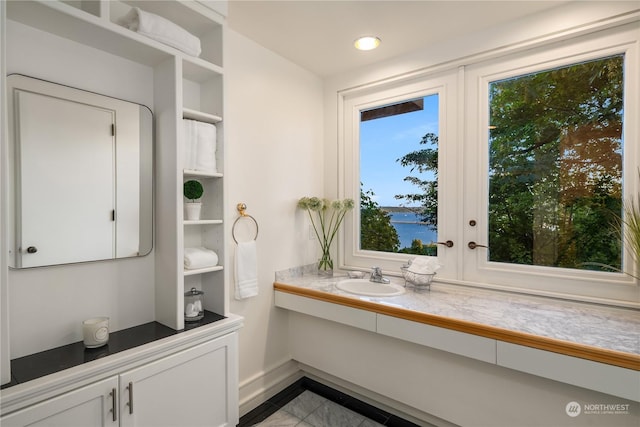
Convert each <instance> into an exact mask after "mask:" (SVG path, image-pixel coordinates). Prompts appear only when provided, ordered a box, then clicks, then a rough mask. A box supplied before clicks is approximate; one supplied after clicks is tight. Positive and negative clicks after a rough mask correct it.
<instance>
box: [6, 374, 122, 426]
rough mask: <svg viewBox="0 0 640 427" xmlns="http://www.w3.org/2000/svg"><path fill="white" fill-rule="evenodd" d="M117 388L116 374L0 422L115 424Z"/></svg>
mask: <svg viewBox="0 0 640 427" xmlns="http://www.w3.org/2000/svg"><path fill="white" fill-rule="evenodd" d="M117 390H118V377H116V376H114V377H111V378H107V379H104V380H102V381H98V382H97V383H94V384H90V385H88V386H85V387H82V388H79V389H77V390H73V391H70V392H68V393H64V394H62V395H60V396H56V397H53V398H50V399H47V400H45V401H44V402H40V403H37V404H35V405H33V406H29V407H27V408H25V409H22V410H20V411H17V412H14V413H12V414H9V415H6V416H3V417H1V418H0V424H1V425H2V426H4V427H18V426H52V427H53V426H56V427H58V426H59V427H74V426H77V427H88V426H112V425H114V426H115V425H118V422H117V412H116V417H114V416H113V408H114V406H113V405H114V403H115V404H116V407H115V409H116V411H117V409H118V408H117V400H116V399H114V395H115V396H117ZM114 418H116V420H115V421H114Z"/></svg>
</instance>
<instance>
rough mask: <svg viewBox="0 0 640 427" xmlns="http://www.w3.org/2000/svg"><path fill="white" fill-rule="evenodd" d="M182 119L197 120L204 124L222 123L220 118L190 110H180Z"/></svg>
mask: <svg viewBox="0 0 640 427" xmlns="http://www.w3.org/2000/svg"><path fill="white" fill-rule="evenodd" d="M182 118H184V119H191V120H198V121H200V122H205V123H213V124H216V123H220V122H221V121H222V117H220V116H216V115H214V114H209V113H203V112H202V111H197V110H192V109H190V108H183V109H182Z"/></svg>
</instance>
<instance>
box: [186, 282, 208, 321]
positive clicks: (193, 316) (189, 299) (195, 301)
mask: <svg viewBox="0 0 640 427" xmlns="http://www.w3.org/2000/svg"><path fill="white" fill-rule="evenodd" d="M203 298H204V292H203V291H199V290H197V289H196V288H191V290H190V291H188V292H185V293H184V320H185V322H197V321H198V320H200V319H202V318H203V317H204V308H203Z"/></svg>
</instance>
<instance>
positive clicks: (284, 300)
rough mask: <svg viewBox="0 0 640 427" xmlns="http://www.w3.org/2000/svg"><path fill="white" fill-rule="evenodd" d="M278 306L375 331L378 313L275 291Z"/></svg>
mask: <svg viewBox="0 0 640 427" xmlns="http://www.w3.org/2000/svg"><path fill="white" fill-rule="evenodd" d="M275 304H276V306H277V307H281V308H286V309H288V310H292V311H297V312H299V313H303V314H308V315H310V316H315V317H320V318H321V319H327V320H332V321H334V322H338V323H342V324H345V325H349V326H354V327H356V328H360V329H365V330H367V331H371V332H375V330H376V314H375V313H373V312H371V311H366V310H360V309H357V308H351V307H345V306H342V305H339V304H335V303H330V302H324V301H318V300H314V299H311V298H307V297H300V296H297V295H292V294H288V293H285V292H278V291H275Z"/></svg>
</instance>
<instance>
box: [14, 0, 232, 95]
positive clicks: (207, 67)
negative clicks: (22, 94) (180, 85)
mask: <svg viewBox="0 0 640 427" xmlns="http://www.w3.org/2000/svg"><path fill="white" fill-rule="evenodd" d="M7 18H8V19H10V20H14V21H18V22H21V23H23V24H25V25H28V26H31V27H35V28H38V29H40V30H42V31H45V32H48V33H51V34H55V35H58V36H60V37H64V38H67V39H70V40H73V41H76V42H78V43H82V44H84V45H87V46H91V47H94V48H96V49H99V50H102V51H104V52H108V53H111V54H113V55H117V56H120V57H122V58H126V59H129V60H132V61H135V62H138V63H140V64H144V65H149V66H155V65H157V64H159V63H161V62H162V61H165V60H166V59H168V58H171V57H173V56H177V57H180V58H183V60H184V61H183V63H184V64H185V67H184V73H185V77H186V78H189V79H191V80H195V81H198V82H201V81H206V80H210V79H211V78H212V77H214V76H218V75H221V74H222V67H219V66H217V65H215V64H211V63H209V62H207V61H205V60H203V59H200V58H196V57H191V56H189V55H186V54H185V53H183V52H181V51H179V50H177V49H174V48H172V47H170V46H167V45H165V44H162V43H160V42H157V41H155V40H153V39H150V38H148V37H145V36H143V35H140V34H138V33H136V32H134V31H131V30H129V29H127V28H124V27H122V26H120V25H117V24H114V23H112V22H110V21H107V20H105V19H102V18H99V17H97V16H95V15H92V14H90V13H87V12H85V11H83V10H81V9H77V8H75V7H73V6H69V5H68V4H65V3H63V2H59V1H9V2H7Z"/></svg>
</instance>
